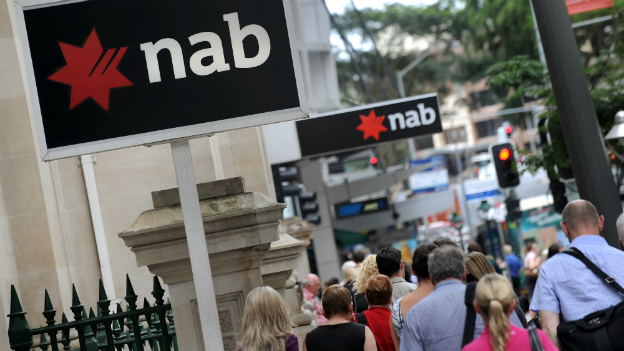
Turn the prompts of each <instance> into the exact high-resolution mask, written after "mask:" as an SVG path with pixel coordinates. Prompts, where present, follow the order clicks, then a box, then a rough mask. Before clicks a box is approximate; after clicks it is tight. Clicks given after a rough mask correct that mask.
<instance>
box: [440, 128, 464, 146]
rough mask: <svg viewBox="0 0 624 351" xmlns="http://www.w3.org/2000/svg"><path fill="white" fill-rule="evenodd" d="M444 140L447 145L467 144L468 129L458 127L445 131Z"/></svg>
mask: <svg viewBox="0 0 624 351" xmlns="http://www.w3.org/2000/svg"><path fill="white" fill-rule="evenodd" d="M444 140H446V143H447V144H454V143H455V142H458V143H465V142H466V128H465V127H463V126H462V127H456V128H453V129H447V130H445V131H444Z"/></svg>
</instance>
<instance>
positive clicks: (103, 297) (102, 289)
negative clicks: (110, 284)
mask: <svg viewBox="0 0 624 351" xmlns="http://www.w3.org/2000/svg"><path fill="white" fill-rule="evenodd" d="M99 300H100V301H104V300H108V296H107V295H106V289H104V284H103V283H102V279H100V296H99Z"/></svg>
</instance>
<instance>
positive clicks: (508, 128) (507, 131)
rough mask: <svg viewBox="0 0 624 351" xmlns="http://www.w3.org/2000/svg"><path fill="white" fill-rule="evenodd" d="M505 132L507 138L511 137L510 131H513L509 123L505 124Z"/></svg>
mask: <svg viewBox="0 0 624 351" xmlns="http://www.w3.org/2000/svg"><path fill="white" fill-rule="evenodd" d="M505 133H507V138H511V133H513V127H512V126H511V125H507V126H505Z"/></svg>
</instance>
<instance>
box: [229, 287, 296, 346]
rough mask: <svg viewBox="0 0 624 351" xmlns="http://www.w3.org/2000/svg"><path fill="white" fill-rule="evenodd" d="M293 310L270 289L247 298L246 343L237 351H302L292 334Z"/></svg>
mask: <svg viewBox="0 0 624 351" xmlns="http://www.w3.org/2000/svg"><path fill="white" fill-rule="evenodd" d="M291 315H292V311H291V310H290V307H288V305H287V304H286V303H285V302H284V301H283V300H282V298H281V296H280V295H279V294H278V293H277V291H275V290H273V288H271V287H268V286H261V287H258V288H255V289H253V290H252V291H251V292H250V293H249V295H247V301H246V302H245V315H244V316H243V330H242V335H243V340H242V341H241V342H240V344H239V345H238V347H237V348H236V350H237V351H299V341H298V340H297V337H296V336H295V335H293V334H291V324H290V316H291Z"/></svg>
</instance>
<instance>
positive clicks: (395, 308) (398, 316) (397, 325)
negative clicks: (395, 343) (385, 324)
mask: <svg viewBox="0 0 624 351" xmlns="http://www.w3.org/2000/svg"><path fill="white" fill-rule="evenodd" d="M401 300H403V298H402V297H401V298H399V299H398V300H396V301H395V302H394V303H392V304H390V311H391V312H392V325H394V331H395V332H396V334H397V336H398V337H399V339H400V338H401V334H403V322H404V321H403V313H401Z"/></svg>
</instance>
